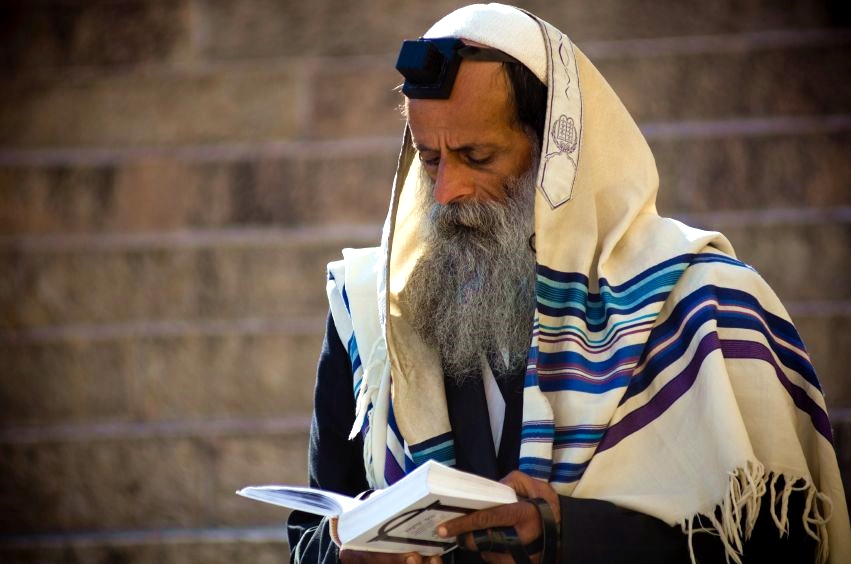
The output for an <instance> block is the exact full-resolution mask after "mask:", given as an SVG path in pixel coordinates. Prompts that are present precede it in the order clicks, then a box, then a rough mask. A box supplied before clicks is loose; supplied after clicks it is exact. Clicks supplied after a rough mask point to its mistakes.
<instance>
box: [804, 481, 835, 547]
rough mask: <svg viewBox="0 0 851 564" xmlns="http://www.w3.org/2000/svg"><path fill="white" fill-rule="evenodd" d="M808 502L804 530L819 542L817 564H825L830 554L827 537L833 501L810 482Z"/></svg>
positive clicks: (805, 510) (808, 484) (808, 483)
mask: <svg viewBox="0 0 851 564" xmlns="http://www.w3.org/2000/svg"><path fill="white" fill-rule="evenodd" d="M807 486H808V489H807V501H806V505H805V509H804V530H805V531H807V534H808V535H810V536H811V537H813V538H814V539H816V540H817V541H818V545H819V550H818V555H817V559H816V562H818V564H823V563H824V562H827V557H828V554H829V553H830V544H829V538H828V536H827V522H828V521H830V517H831V515H832V514H833V501H832V500H831V499H830V497H829V496H828V495H827V494H824V493H821V492H819V491H818V490H816V488H815V486H813V485H812V483H811V482H809V480H808V481H807Z"/></svg>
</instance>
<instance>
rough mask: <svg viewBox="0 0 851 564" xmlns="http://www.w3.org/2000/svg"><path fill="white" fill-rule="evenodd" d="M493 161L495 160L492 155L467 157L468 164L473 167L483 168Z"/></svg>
mask: <svg viewBox="0 0 851 564" xmlns="http://www.w3.org/2000/svg"><path fill="white" fill-rule="evenodd" d="M492 160H493V156H492V155H486V156H478V155H476V156H473V155H467V162H468V163H470V164H471V165H476V166H482V165H486V164H488V163H489V162H491V161H492Z"/></svg>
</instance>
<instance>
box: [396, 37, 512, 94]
mask: <svg viewBox="0 0 851 564" xmlns="http://www.w3.org/2000/svg"><path fill="white" fill-rule="evenodd" d="M462 59H463V60H468V61H495V62H503V63H519V61H518V60H517V59H515V58H514V57H512V56H511V55H508V54H506V53H503V52H502V51H500V50H498V49H491V48H489V47H476V46H473V45H466V44H465V43H464V42H463V41H461V40H460V39H457V38H455V37H438V38H434V39H425V38H420V39H416V40H407V41H403V42H402V49H401V50H400V51H399V58H398V59H397V60H396V70H398V71H399V72H400V73H401V74H402V76H404V77H405V84H403V85H402V94H404V95H405V96H407V97H408V98H430V99H435V100H445V99H447V98H449V95H450V94H451V93H452V85H453V84H455V77H456V76H457V75H458V67H460V66H461V60H462Z"/></svg>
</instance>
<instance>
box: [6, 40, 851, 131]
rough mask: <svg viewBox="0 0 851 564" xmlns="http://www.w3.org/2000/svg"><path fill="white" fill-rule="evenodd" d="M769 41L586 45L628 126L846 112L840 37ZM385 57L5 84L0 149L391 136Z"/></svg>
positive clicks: (21, 78)
mask: <svg viewBox="0 0 851 564" xmlns="http://www.w3.org/2000/svg"><path fill="white" fill-rule="evenodd" d="M770 37H771V41H768V42H765V43H764V44H763V43H760V41H758V38H753V37H751V36H745V38H744V39H743V38H742V37H741V36H737V35H733V36H727V37H724V38H720V39H718V38H716V39H714V40H711V41H697V45H696V46H695V45H693V43H694V42H695V39H694V38H691V39H690V38H677V39H665V40H647V41H646V42H639V43H635V42H631V43H625V44H624V43H592V44H589V46H588V47H589V51H590V56H591V57H592V60H594V61H595V62H596V64H598V66H599V67H600V68H601V70H602V71H603V73H604V75H605V76H606V77H607V78H608V79H609V81H610V82H611V83H612V85H613V86H614V88H615V90H616V91H617V92H618V93H619V95H620V96H621V98H622V99H623V100H624V102H625V104H626V106H627V108H628V109H629V110H630V111H631V112H632V114H633V116H634V117H636V119H638V120H640V121H644V120H658V119H663V120H671V119H711V118H718V117H723V118H727V117H731V116H739V117H742V116H748V115H757V116H771V115H810V114H819V113H848V112H851V101H849V100H851V86H849V85H848V84H847V81H843V80H842V79H841V77H843V76H845V75H847V74H848V72H849V70H851V68H849V65H851V63H849V56H848V54H849V49H851V47H849V45H851V33H842V32H831V31H825V32H816V33H811V32H808V33H806V34H804V35H795V34H793V35H791V36H787V35H779V36H770ZM751 44H754V45H753V46H752V45H751ZM580 47H582V45H581V44H580ZM595 51H596V53H597V54H596V55H595ZM391 53H392V51H391V52H388V54H387V55H375V56H370V57H341V58H336V59H332V60H329V61H327V62H326V61H322V62H317V61H297V60H293V59H276V60H274V61H267V62H262V63H261V62H257V61H249V62H233V63H222V64H216V65H211V66H206V67H199V68H191V67H187V68H182V69H173V68H169V67H163V68H153V69H146V68H141V69H135V70H133V69H128V70H125V71H122V72H118V71H111V72H101V73H92V72H89V71H83V70H79V69H70V70H68V71H65V72H58V73H53V72H51V73H42V74H34V75H15V76H11V77H6V78H4V79H0V146H2V147H6V148H38V147H42V148H44V147H50V148H55V147H67V146H75V147H81V146H82V147H85V146H89V147H92V146H94V147H104V146H106V147H111V146H145V145H185V144H198V143H221V142H236V141H239V142H259V141H272V140H274V141H281V140H292V139H340V138H353V137H363V136H365V135H382V136H383V135H390V136H396V135H399V133H400V131H401V127H402V119H401V117H400V116H399V112H398V109H397V107H398V105H399V103H400V101H401V96H400V95H399V94H398V93H397V92H395V90H394V88H395V87H396V86H397V85H398V84H399V76H398V74H397V73H396V71H395V70H394V69H393V57H392V55H391ZM331 85H333V86H331ZM353 100H357V103H353V102H352V101H353Z"/></svg>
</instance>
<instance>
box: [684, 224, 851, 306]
mask: <svg viewBox="0 0 851 564" xmlns="http://www.w3.org/2000/svg"><path fill="white" fill-rule="evenodd" d="M828 217H829V216H828ZM808 219H809V218H808ZM811 219H812V221H807V220H804V221H802V222H801V223H787V222H785V221H777V222H773V221H771V220H770V219H769V220H768V221H766V222H765V223H764V224H750V225H749V224H747V223H742V224H739V225H717V226H708V225H698V226H699V227H708V228H714V227H717V228H720V229H721V230H722V231H723V232H724V234H725V235H727V237H728V238H729V239H730V241H731V242H732V243H733V246H734V247H735V249H736V252H737V255H738V257H739V258H740V259H741V260H742V261H744V262H746V263H748V264H750V265H752V266H754V267H755V268H756V269H757V271H758V272H759V273H760V274H761V275H762V276H763V278H765V279H766V280H767V281H768V283H769V284H770V285H771V286H772V288H774V290H775V291H776V292H777V295H778V296H780V298H781V300H783V301H784V302H788V301H814V302H830V301H834V300H849V299H851V269H849V268H848V265H849V264H851V221H849V218H845V220H844V221H841V222H839V221H836V222H831V221H824V222H823V221H822V218H820V217H819V216H818V215H815V216H814V217H812V218H811Z"/></svg>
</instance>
